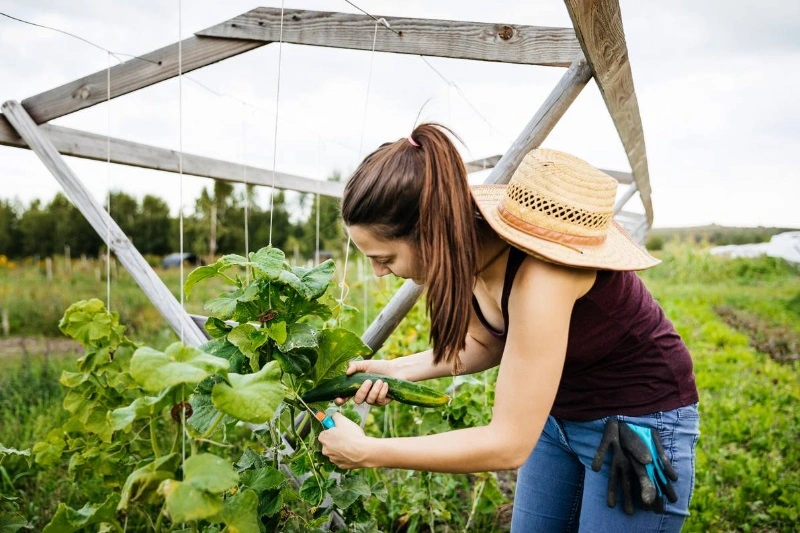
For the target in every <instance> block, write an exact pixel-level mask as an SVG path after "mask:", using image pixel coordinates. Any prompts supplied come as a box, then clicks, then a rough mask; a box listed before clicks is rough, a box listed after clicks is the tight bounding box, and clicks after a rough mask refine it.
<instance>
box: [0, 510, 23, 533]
mask: <svg viewBox="0 0 800 533" xmlns="http://www.w3.org/2000/svg"><path fill="white" fill-rule="evenodd" d="M27 525H28V521H27V520H26V519H25V517H24V516H22V515H21V514H19V513H18V512H16V511H13V512H6V511H0V533H16V532H17V531H19V530H20V529H22V528H23V527H26V526H27Z"/></svg>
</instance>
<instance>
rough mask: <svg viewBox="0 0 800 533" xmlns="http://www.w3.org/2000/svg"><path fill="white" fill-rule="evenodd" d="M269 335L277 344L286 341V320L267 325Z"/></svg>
mask: <svg viewBox="0 0 800 533" xmlns="http://www.w3.org/2000/svg"><path fill="white" fill-rule="evenodd" d="M267 331H268V333H269V337H270V338H271V339H272V340H274V341H275V342H276V343H278V344H283V343H284V342H286V337H287V336H288V332H287V331H286V322H277V323H273V324H269V325H268V326H267Z"/></svg>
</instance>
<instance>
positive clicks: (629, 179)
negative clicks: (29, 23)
mask: <svg viewBox="0 0 800 533" xmlns="http://www.w3.org/2000/svg"><path fill="white" fill-rule="evenodd" d="M565 4H566V7H567V11H568V12H569V15H570V18H571V19H572V23H573V28H551V27H540V26H522V25H515V24H503V23H498V24H491V23H475V22H462V21H450V20H428V19H412V18H401V17H390V16H384V17H382V18H383V19H385V20H386V21H387V22H388V23H389V25H390V26H391V28H392V30H393V31H379V32H377V34H375V24H376V23H375V20H374V19H372V18H371V17H369V16H366V15H357V14H346V13H333V12H320V11H306V10H285V11H284V14H283V21H282V24H283V34H282V40H283V42H287V43H294V44H304V45H312V46H326V47H336V48H347V49H356V50H367V51H369V50H372V49H373V38H374V39H375V40H374V49H375V51H377V52H389V53H399V54H415V55H423V56H437V57H449V58H458V59H471V60H477V61H493V62H503V63H517V64H525V65H543V66H549V67H567V70H566V72H565V73H564V75H563V76H562V78H561V79H560V81H559V82H558V84H557V85H556V86H555V88H554V89H553V90H552V92H551V93H550V95H549V96H548V97H547V99H546V100H545V101H544V103H543V104H542V106H541V107H540V108H539V110H538V111H537V112H536V114H535V115H534V116H533V117H532V118H531V120H530V121H529V122H528V124H527V125H526V126H525V128H524V129H523V130H522V132H520V134H519V135H518V136H517V138H516V140H515V141H514V143H513V144H512V145H511V146H510V147H509V149H508V150H507V151H506V153H505V154H503V155H502V157H501V156H495V157H491V158H486V159H484V160H480V161H475V162H472V163H470V164H468V168H469V170H470V171H474V170H480V169H483V168H490V167H491V168H492V170H491V173H490V175H489V177H488V178H487V179H486V183H507V182H508V180H509V179H510V177H511V175H512V173H513V171H514V170H515V169H516V168H517V166H518V164H519V162H520V161H521V159H522V157H523V156H524V155H525V154H526V153H527V152H528V151H530V150H531V149H533V148H536V147H538V146H539V145H541V144H542V142H543V141H544V139H545V138H546V137H547V135H548V134H549V133H550V131H551V130H552V129H553V127H554V126H555V125H556V123H557V122H558V120H559V119H560V118H561V117H562V116H563V114H564V113H565V112H566V110H567V109H568V108H569V106H570V104H572V102H573V101H574V100H575V98H576V97H577V96H578V94H580V92H581V90H582V89H583V87H584V86H585V85H586V83H587V82H588V81H589V79H590V78H591V77H594V79H595V81H596V83H597V86H598V88H599V90H600V92H601V94H602V96H603V99H604V101H605V104H606V107H607V108H608V111H609V114H610V115H611V118H612V119H613V122H614V125H615V126H616V128H617V132H618V133H619V136H620V139H621V141H622V144H623V146H624V148H625V152H626V154H627V157H628V161H629V163H630V166H631V169H632V171H631V172H629V173H628V172H617V171H609V170H606V172H607V173H609V174H610V175H612V176H613V177H615V178H616V179H617V180H618V181H619V182H620V183H623V184H628V188H627V189H626V190H625V192H624V193H623V195H622V197H621V198H620V199H619V200H618V201H617V204H616V205H615V208H614V209H615V212H616V213H618V220H620V222H622V223H623V224H624V225H625V226H626V227H627V228H628V230H629V232H631V233H632V235H633V237H634V238H636V239H637V240H639V241H640V242H641V240H642V239H643V237H644V235H645V234H646V232H647V230H648V229H649V227H650V226H651V225H652V221H653V208H652V204H651V200H650V181H649V171H648V166H647V155H646V150H645V144H644V135H643V132H642V124H641V118H640V116H639V108H638V103H637V99H636V93H635V91H634V87H633V77H632V73H631V67H630V64H629V61H628V53H627V47H626V43H625V35H624V32H623V26H622V18H621V14H620V8H619V3H618V0H565ZM280 26H281V10H280V9H275V8H257V9H254V10H252V11H249V12H247V13H244V14H242V15H240V16H238V17H235V18H233V19H230V20H228V21H225V22H223V23H221V24H217V25H215V26H213V27H211V28H208V29H206V30H203V31H201V32H198V33H196V34H194V35H193V36H192V37H189V38H187V39H185V40H183V41H182V42H181V43H175V44H172V45H169V46H167V47H164V48H161V49H158V50H155V51H153V52H150V53H148V54H145V55H143V56H141V58H137V59H132V60H130V61H127V62H125V63H123V64H121V65H118V66H115V67H112V68H111V72H110V79H111V86H110V87H108V86H107V79H108V71H107V70H102V71H99V72H95V73H93V74H90V75H88V76H86V77H83V78H80V79H78V80H75V81H73V82H70V83H67V84H64V85H62V86H60V87H56V88H54V89H51V90H49V91H45V92H43V93H40V94H37V95H35V96H32V97H30V98H26V99H25V100H23V101H22V103H21V104H20V103H17V102H15V101H8V102H6V103H5V104H3V106H2V112H3V114H2V115H0V144H2V145H7V146H16V147H20V148H29V149H32V150H33V151H34V152H35V153H36V155H37V156H38V157H39V158H40V159H41V160H42V161H43V162H44V164H45V165H46V166H47V168H48V169H49V170H50V171H51V173H53V175H54V176H55V177H56V179H57V180H58V181H59V183H60V184H61V186H62V187H63V188H64V190H65V192H66V194H67V197H68V198H69V199H70V200H71V201H72V202H73V203H74V204H75V205H76V206H77V207H78V209H80V210H81V212H82V213H83V214H84V216H86V218H87V219H88V220H89V222H90V223H91V224H92V227H93V228H94V229H95V231H97V233H98V234H99V235H100V236H101V237H102V238H103V240H104V241H106V245H107V246H108V247H109V249H110V250H111V251H112V252H114V254H115V255H116V256H117V257H118V258H119V260H120V262H121V263H122V264H123V266H125V268H126V269H128V271H129V272H130V273H131V275H132V276H133V277H134V279H135V280H136V282H137V283H138V284H139V286H140V287H141V288H142V290H143V291H144V292H145V293H146V295H147V296H148V298H149V299H150V300H151V301H152V302H153V304H154V305H155V306H156V308H157V309H158V310H159V312H160V313H161V314H162V315H163V316H164V318H165V319H166V320H167V322H168V323H169V324H170V326H171V327H172V329H173V330H175V331H176V332H178V333H179V334H180V333H183V337H184V339H185V342H186V343H187V344H189V345H194V346H197V345H199V344H201V343H202V342H204V341H205V339H206V336H205V332H204V331H203V330H202V328H201V327H200V326H199V325H198V323H202V321H203V320H202V318H201V319H200V320H198V321H195V320H193V319H192V317H190V316H189V315H188V314H187V313H186V311H185V310H184V309H183V308H182V307H181V306H180V304H179V303H178V302H177V300H176V299H175V298H174V296H173V295H172V294H171V293H170V291H169V290H168V289H167V287H166V286H165V285H164V283H163V282H162V281H161V280H160V279H159V278H158V276H157V275H156V273H155V272H154V271H153V269H152V268H151V267H150V266H149V265H148V264H147V262H146V261H145V260H144V258H143V257H142V256H141V254H140V253H139V252H138V250H137V249H136V247H135V246H133V244H132V243H131V242H130V240H129V239H128V238H127V237H126V236H125V234H124V233H123V232H122V231H121V230H120V229H119V227H118V226H117V225H116V223H115V222H114V221H113V220H112V219H111V218H110V217H109V216H108V214H107V213H106V212H105V210H104V209H103V208H102V206H100V205H99V203H98V202H97V201H96V200H94V199H93V198H92V196H91V195H90V194H89V192H88V190H87V189H86V187H85V186H84V185H83V183H82V182H81V180H80V179H79V178H78V177H77V176H76V175H75V174H74V173H73V172H72V171H71V170H70V168H69V167H68V166H67V164H66V163H65V162H64V159H63V157H61V155H60V154H63V155H70V156H76V157H81V158H86V159H93V160H98V161H106V157H107V155H108V154H107V143H108V145H110V160H111V161H112V162H114V163H119V164H124V165H131V166H137V167H142V168H149V169H156V170H164V171H168V172H178V171H179V163H178V161H179V155H178V153H177V152H175V151H174V150H169V149H165V148H160V147H156V146H150V145H146V144H142V143H135V142H131V141H126V140H122V139H116V138H111V139H108V138H107V137H106V136H104V135H97V134H94V133H89V132H85V131H81V130H75V129H71V128H65V127H60V126H55V125H51V124H47V122H48V121H50V120H53V119H55V118H58V117H62V116H64V115H67V114H69V113H73V112H75V111H78V110H80V109H85V108H87V107H91V106H94V105H96V104H99V103H101V102H105V101H106V100H107V97H108V95H109V94H110V97H111V98H116V97H118V96H122V95H124V94H128V93H131V92H133V91H136V90H138V89H142V88H144V87H147V86H150V85H153V84H155V83H158V82H161V81H164V80H167V79H171V78H173V77H176V76H177V75H178V51H179V48H180V49H181V51H182V71H183V72H184V73H186V72H190V71H192V70H195V69H198V68H201V67H204V66H207V65H210V64H212V63H216V62H217V61H221V60H223V59H227V58H230V57H233V56H236V55H239V54H242V53H244V52H247V51H250V50H253V49H255V48H259V47H261V46H264V45H268V44H270V43H274V42H278V39H279V31H280ZM182 161H183V172H184V173H185V174H189V175H195V176H201V177H207V178H213V179H218V180H225V181H230V182H243V181H244V178H243V176H242V174H243V173H242V165H241V164H238V163H232V162H227V161H221V160H216V159H211V158H208V157H202V156H198V155H192V154H183V155H182ZM246 170H247V171H246V175H247V182H248V183H250V184H256V185H271V184H272V183H273V173H272V171H270V170H266V169H262V168H256V167H247V169H246ZM274 184H275V186H276V187H277V188H281V189H291V190H296V191H300V192H309V193H319V194H322V195H327V196H333V197H340V196H341V194H342V188H343V186H342V185H341V184H337V183H331V182H322V181H319V180H313V179H309V178H305V177H301V176H293V175H290V174H285V173H276V174H275V177H274ZM636 192H638V193H639V197H640V199H641V201H642V204H643V206H644V212H645V214H644V215H640V214H637V213H630V212H624V211H622V208H623V206H624V205H625V204H626V202H628V200H630V199H631V198H632V197H633V196H634V194H635V193H636ZM107 230H108V235H109V236H110V238H107ZM421 293H422V286H418V285H416V284H414V283H413V282H411V281H407V282H406V283H405V284H404V285H403V286H402V288H401V289H400V290H399V291H398V292H397V294H395V296H394V297H393V298H392V300H391V301H390V302H389V303H388V304H387V306H386V307H385V308H384V309H383V311H382V312H381V313H380V314H379V315H378V317H377V318H376V319H375V320H374V322H373V323H372V324H371V325H370V327H369V328H368V329H367V331H366V332H365V333H364V336H363V340H364V342H365V343H366V344H367V345H368V346H369V347H370V348H372V350H374V351H377V350H378V349H379V348H380V347H381V346H382V345H383V343H384V341H385V340H386V339H387V338H388V337H389V335H390V334H391V332H392V331H393V330H394V328H395V327H396V326H397V324H398V323H399V322H400V321H401V320H402V319H403V317H405V315H406V314H407V313H408V311H409V310H410V309H411V307H412V306H413V305H414V303H415V302H416V300H417V299H418V298H419V296H420V294H421Z"/></svg>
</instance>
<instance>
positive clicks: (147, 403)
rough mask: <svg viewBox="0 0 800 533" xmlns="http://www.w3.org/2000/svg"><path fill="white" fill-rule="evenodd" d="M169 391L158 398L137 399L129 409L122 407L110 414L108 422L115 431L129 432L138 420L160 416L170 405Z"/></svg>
mask: <svg viewBox="0 0 800 533" xmlns="http://www.w3.org/2000/svg"><path fill="white" fill-rule="evenodd" d="M168 393H169V389H164V390H163V391H161V394H159V395H158V396H142V397H140V398H136V399H135V400H134V401H133V403H131V404H130V405H128V406H127V407H120V408H118V409H114V410H113V411H111V412H109V413H108V422H109V423H110V424H111V428H112V429H113V430H114V431H120V430H124V431H128V430H130V428H131V424H133V421H134V420H136V419H137V418H144V417H151V416H154V415H156V414H158V413H159V412H160V411H161V410H162V409H163V408H164V407H165V406H166V405H167V404H168V403H169V398H168Z"/></svg>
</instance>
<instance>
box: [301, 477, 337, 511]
mask: <svg viewBox="0 0 800 533" xmlns="http://www.w3.org/2000/svg"><path fill="white" fill-rule="evenodd" d="M330 481H333V480H332V479H331V480H330ZM300 496H301V497H302V498H303V499H304V500H305V501H307V502H308V503H310V504H311V505H319V504H320V503H321V502H322V498H323V497H324V496H325V487H324V486H320V484H319V483H318V482H317V476H309V477H307V478H306V480H305V481H303V484H302V485H300Z"/></svg>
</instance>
